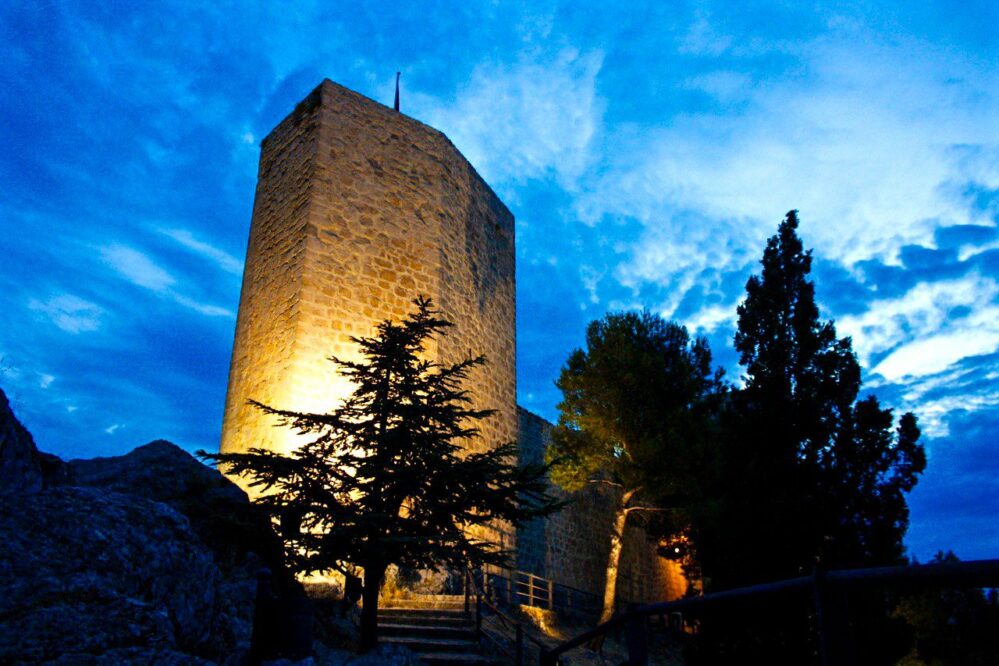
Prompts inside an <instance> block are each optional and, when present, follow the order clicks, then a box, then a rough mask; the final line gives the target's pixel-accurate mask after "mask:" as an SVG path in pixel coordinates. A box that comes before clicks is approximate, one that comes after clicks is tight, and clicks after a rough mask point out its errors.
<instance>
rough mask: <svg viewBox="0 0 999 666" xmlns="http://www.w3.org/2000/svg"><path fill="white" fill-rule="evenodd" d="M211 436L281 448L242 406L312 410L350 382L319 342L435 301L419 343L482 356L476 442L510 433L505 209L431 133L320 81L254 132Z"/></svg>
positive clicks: (341, 343) (350, 353) (229, 444)
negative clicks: (431, 327) (219, 427)
mask: <svg viewBox="0 0 999 666" xmlns="http://www.w3.org/2000/svg"><path fill="white" fill-rule="evenodd" d="M256 197H257V198H256V202H255V204H254V213H253V220H252V222H251V227H250V242H249V247H248V250H247V258H246V269H245V274H244V281H243V292H242V295H241V299H240V309H239V315H238V320H237V326H236V339H235V343H234V349H233V360H232V369H231V372H230V383H229V393H228V396H227V400H226V414H225V418H224V425H223V435H222V442H221V450H222V451H223V452H228V451H242V450H246V449H247V448H249V447H251V446H263V447H265V448H270V449H273V450H276V451H282V452H287V451H290V450H291V449H292V448H294V446H295V445H296V444H297V442H296V438H295V436H294V435H293V434H291V433H290V432H289V431H288V430H287V429H285V428H273V427H272V426H273V420H272V419H271V418H270V417H266V416H264V415H261V414H259V413H257V412H256V411H255V410H252V409H251V408H247V407H246V406H245V403H246V400H247V399H249V398H253V399H256V400H260V401H262V402H266V403H268V404H270V405H272V406H275V407H279V408H284V409H294V410H301V411H318V412H325V411H329V410H330V409H332V408H334V407H335V406H336V405H337V404H338V402H339V400H340V399H342V398H343V397H345V396H346V395H347V394H348V393H349V390H350V387H349V386H348V385H347V384H346V383H345V382H344V381H343V380H342V379H340V378H339V377H338V375H337V370H336V367H335V365H334V364H332V363H330V362H329V361H327V360H326V359H327V357H329V356H330V355H336V356H338V357H341V358H343V359H346V360H351V359H356V358H357V355H356V349H355V346H354V344H353V343H351V342H350V336H352V335H354V336H368V335H372V334H374V333H375V326H376V324H377V323H378V322H380V321H382V320H385V319H395V320H398V319H400V318H402V317H403V316H405V315H406V314H408V313H409V312H411V311H412V309H413V306H412V300H413V299H414V298H415V297H416V296H417V294H424V295H427V296H430V297H432V298H433V299H434V302H435V304H436V305H437V307H438V308H439V309H440V310H441V311H442V312H443V314H444V316H446V317H447V318H448V319H450V320H451V321H453V322H454V324H455V326H454V328H453V329H452V330H451V331H450V332H449V333H448V335H447V336H446V337H444V338H442V339H441V340H440V341H439V343H438V344H436V345H434V347H433V348H432V349H430V350H428V354H429V355H430V356H431V357H433V358H436V359H438V360H439V361H441V362H443V363H453V362H457V361H459V360H461V359H463V358H465V357H466V356H468V355H469V354H480V353H481V354H485V355H486V356H487V359H488V365H487V366H486V367H483V368H477V369H474V370H473V373H472V375H471V376H470V379H469V383H468V385H469V386H470V387H474V391H473V400H474V404H473V406H474V407H475V408H480V409H485V408H490V409H495V410H497V413H496V414H495V415H494V416H493V417H491V418H490V419H488V420H487V421H486V422H485V423H484V424H483V425H482V433H483V436H482V438H481V440H480V442H479V443H478V444H477V445H476V446H477V447H478V448H485V447H494V446H497V445H499V444H501V443H505V442H510V441H515V440H516V436H517V414H516V359H515V333H516V306H515V283H514V221H513V216H512V215H511V214H510V212H509V211H508V210H507V209H506V207H505V206H504V205H503V203H502V202H501V201H500V200H499V199H498V198H497V197H496V195H495V194H494V193H493V192H492V190H490V189H489V187H488V185H486V183H485V182H484V181H483V180H482V179H481V178H480V177H479V176H478V174H477V173H476V172H475V170H474V169H473V168H472V166H471V165H470V164H469V163H468V162H467V161H466V160H465V159H464V158H463V157H462V156H461V154H460V153H459V152H458V151H457V149H456V148H455V147H454V146H453V145H452V144H451V142H450V141H449V140H448V139H447V137H445V136H444V135H443V134H442V133H440V132H438V131H437V130H435V129H433V128H431V127H428V126H426V125H424V124H422V123H420V122H418V121H416V120H413V119H412V118H408V117H407V116H405V115H402V114H400V113H398V112H395V111H393V110H391V109H389V108H388V107H385V106H383V105H381V104H378V103H376V102H374V101H372V100H370V99H368V98H366V97H363V96H362V95H359V94H357V93H355V92H352V91H350V90H347V89H346V88H343V87H341V86H338V85H336V84H334V83H332V82H330V81H328V80H327V81H324V82H323V83H322V84H321V85H320V86H319V87H318V88H317V89H316V90H315V91H313V93H312V94H310V95H309V97H307V98H306V99H305V100H304V101H303V102H302V103H301V104H299V106H298V107H297V108H296V110H295V111H294V112H293V113H292V114H291V115H289V116H288V118H286V119H285V120H284V121H282V122H281V123H280V124H279V125H278V127H277V128H275V129H274V131H273V132H271V134H270V135H269V136H268V137H267V138H266V139H265V140H264V141H263V143H262V145H261V157H260V175H259V181H258V186H257V195H256Z"/></svg>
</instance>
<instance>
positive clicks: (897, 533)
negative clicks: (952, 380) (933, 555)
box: [693, 211, 926, 660]
mask: <svg viewBox="0 0 999 666" xmlns="http://www.w3.org/2000/svg"><path fill="white" fill-rule="evenodd" d="M797 228H798V217H797V213H796V211H791V212H789V213H787V215H786V217H785V218H784V220H783V222H781V224H780V226H779V228H778V231H777V234H776V235H774V236H773V237H771V238H770V239H769V241H768V243H767V246H766V250H765V251H764V254H763V259H762V273H761V274H760V275H753V276H752V277H750V278H749V280H748V282H747V283H746V299H745V301H744V302H743V303H742V304H741V305H740V306H739V309H738V330H737V332H736V336H735V347H736V350H737V351H738V352H739V355H740V361H741V363H742V365H743V366H744V368H745V375H744V377H743V380H744V388H743V389H741V390H739V391H736V392H734V393H733V396H732V403H731V407H732V409H731V410H729V411H728V413H727V414H726V422H727V424H728V425H727V427H726V431H727V433H728V434H727V436H726V438H725V439H724V440H723V446H722V450H723V454H722V455H721V456H720V457H719V459H720V460H721V461H722V463H723V465H722V467H721V468H720V469H719V470H718V472H717V475H716V478H715V480H714V483H713V485H714V488H715V499H714V501H712V502H711V503H709V504H706V505H705V506H704V507H703V508H702V510H701V511H700V512H699V515H698V516H697V517H696V518H695V520H694V521H693V525H694V534H693V538H694V542H695V547H696V552H697V558H698V562H699V565H700V567H701V572H702V573H703V575H704V582H705V588H706V589H708V590H714V591H718V590H722V589H728V588H733V587H739V586H742V585H748V584H753V583H760V582H766V581H771V580H778V579H782V578H788V577H792V576H797V575H801V574H807V573H810V572H811V571H812V569H813V568H815V567H816V566H819V567H824V568H844V567H857V566H876V565H890V564H900V563H902V562H904V558H903V546H902V538H903V536H904V534H905V530H906V527H907V525H908V508H907V505H906V501H905V494H906V493H907V492H908V491H910V490H911V489H912V488H913V486H914V485H915V483H916V481H917V479H918V476H919V474H921V473H922V471H923V469H924V468H925V466H926V456H925V453H924V451H923V447H922V446H921V445H920V444H919V443H918V439H919V428H918V426H917V424H916V418H915V416H913V415H912V414H911V413H906V414H904V415H902V416H901V418H900V419H899V420H898V423H897V426H896V425H895V419H894V417H893V414H892V411H891V410H890V409H886V408H883V407H882V406H881V405H880V403H879V402H878V400H877V398H875V397H873V396H869V397H866V398H864V399H862V400H859V401H858V399H857V397H858V394H859V392H860V384H861V370H860V364H859V363H858V361H857V358H856V355H855V354H854V352H853V348H852V343H851V340H850V339H849V338H839V337H837V335H836V329H835V326H834V325H833V323H832V322H831V321H822V320H821V319H820V315H819V309H818V306H817V304H816V300H815V286H814V284H813V283H812V281H811V280H810V279H809V274H810V272H811V263H812V256H811V252H810V251H805V250H804V248H803V245H802V242H801V239H800V238H799V237H798V234H797ZM869 610H871V609H869ZM760 611H761V612H760V614H759V615H758V616H756V617H757V618H765V619H760V620H759V622H758V623H754V618H746V617H745V616H738V617H736V616H733V617H729V618H727V619H725V618H724V617H723V614H719V616H718V618H716V620H717V621H716V622H712V623H705V625H704V626H703V627H702V629H703V631H702V637H703V638H704V641H705V644H706V645H707V644H709V643H710V644H711V649H712V650H714V651H715V655H716V658H717V659H720V660H724V659H727V658H736V655H738V658H740V659H752V655H753V654H754V650H756V649H759V650H760V652H759V653H758V654H759V655H767V654H770V655H771V656H772V655H773V653H774V652H775V651H780V652H784V653H786V654H787V655H792V654H795V653H797V654H798V656H799V657H800V656H801V654H803V653H804V652H805V651H807V650H808V649H809V647H808V646H807V640H808V639H807V636H808V633H809V632H808V626H807V621H806V619H807V612H805V611H802V610H801V609H793V608H785V607H783V606H779V607H778V606H774V607H772V608H769V609H764V608H762V607H761V609H760ZM878 612H880V611H878V610H877V609H876V608H874V609H873V610H871V613H872V614H873V615H874V616H876V615H877V613H878ZM881 616H882V617H883V616H884V613H881ZM877 626H879V625H877V623H875V622H872V623H870V629H871V631H872V632H874V631H876V627H877ZM715 629H718V633H715ZM739 632H742V633H741V634H740V633H739ZM768 632H770V636H771V638H770V639H766V638H765V636H766V635H767V634H768ZM782 632H783V633H782ZM870 638H871V640H877V636H875V635H874V634H873V633H872V634H871V636H870ZM726 644H728V645H729V646H730V647H731V648H732V652H731V653H730V654H728V655H725V654H724V650H725V649H726V648H725V647H724V646H725V645H726ZM753 646H755V647H753ZM761 658H762V657H761ZM793 658H794V659H797V658H798V657H793ZM802 658H803V657H802Z"/></svg>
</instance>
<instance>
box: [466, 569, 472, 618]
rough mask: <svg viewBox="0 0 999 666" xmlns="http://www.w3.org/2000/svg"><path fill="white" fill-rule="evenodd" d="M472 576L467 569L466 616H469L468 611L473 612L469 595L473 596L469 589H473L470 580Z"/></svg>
mask: <svg viewBox="0 0 999 666" xmlns="http://www.w3.org/2000/svg"><path fill="white" fill-rule="evenodd" d="M470 576H471V574H470V573H469V571H468V569H467V568H466V569H465V614H466V615H467V614H468V611H469V610H471V608H469V594H471V590H470V589H469V587H471V581H470V580H469V577H470Z"/></svg>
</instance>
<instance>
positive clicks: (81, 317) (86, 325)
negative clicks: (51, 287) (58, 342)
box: [28, 294, 104, 335]
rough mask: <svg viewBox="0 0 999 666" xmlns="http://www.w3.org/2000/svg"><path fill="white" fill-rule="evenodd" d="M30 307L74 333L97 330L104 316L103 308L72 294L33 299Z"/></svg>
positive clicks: (29, 303) (68, 331) (61, 327)
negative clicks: (46, 298) (43, 299)
mask: <svg viewBox="0 0 999 666" xmlns="http://www.w3.org/2000/svg"><path fill="white" fill-rule="evenodd" d="M28 307H29V308H30V309H31V310H34V311H36V312H40V313H42V314H43V315H45V316H46V317H47V318H48V319H49V321H51V322H52V323H53V324H55V325H56V326H58V327H59V328H60V329H62V330H63V331H66V332H67V333H72V334H74V335H75V334H77V333H84V332H87V331H96V330H97V329H98V328H100V325H101V319H102V318H103V316H104V309H103V308H101V307H100V306H98V305H96V304H94V303H91V302H90V301H86V300H84V299H82V298H79V297H78V296H74V295H72V294H59V295H58V296H53V297H52V298H50V299H48V300H47V301H39V300H37V299H31V300H30V301H29V302H28Z"/></svg>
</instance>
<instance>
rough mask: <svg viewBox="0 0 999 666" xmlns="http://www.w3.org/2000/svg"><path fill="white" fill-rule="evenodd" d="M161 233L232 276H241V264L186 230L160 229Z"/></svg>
mask: <svg viewBox="0 0 999 666" xmlns="http://www.w3.org/2000/svg"><path fill="white" fill-rule="evenodd" d="M160 231H161V233H162V234H163V235H165V236H167V237H169V238H172V239H173V240H175V241H177V242H178V243H179V244H180V245H182V246H183V247H184V248H186V249H188V250H190V251H191V252H194V253H195V254H197V255H200V256H202V257H204V258H206V259H209V260H211V261H212V262H214V263H215V264H216V265H217V266H218V267H219V268H221V269H222V270H223V271H225V272H227V273H232V274H233V275H242V274H243V262H242V261H240V260H239V259H237V258H236V257H234V256H232V255H231V254H229V253H228V252H226V251H224V250H220V249H219V248H217V247H215V246H214V245H211V244H209V243H205V242H204V241H200V240H198V239H197V238H195V236H194V234H192V233H191V232H190V231H188V230H187V229H162V230H160Z"/></svg>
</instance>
